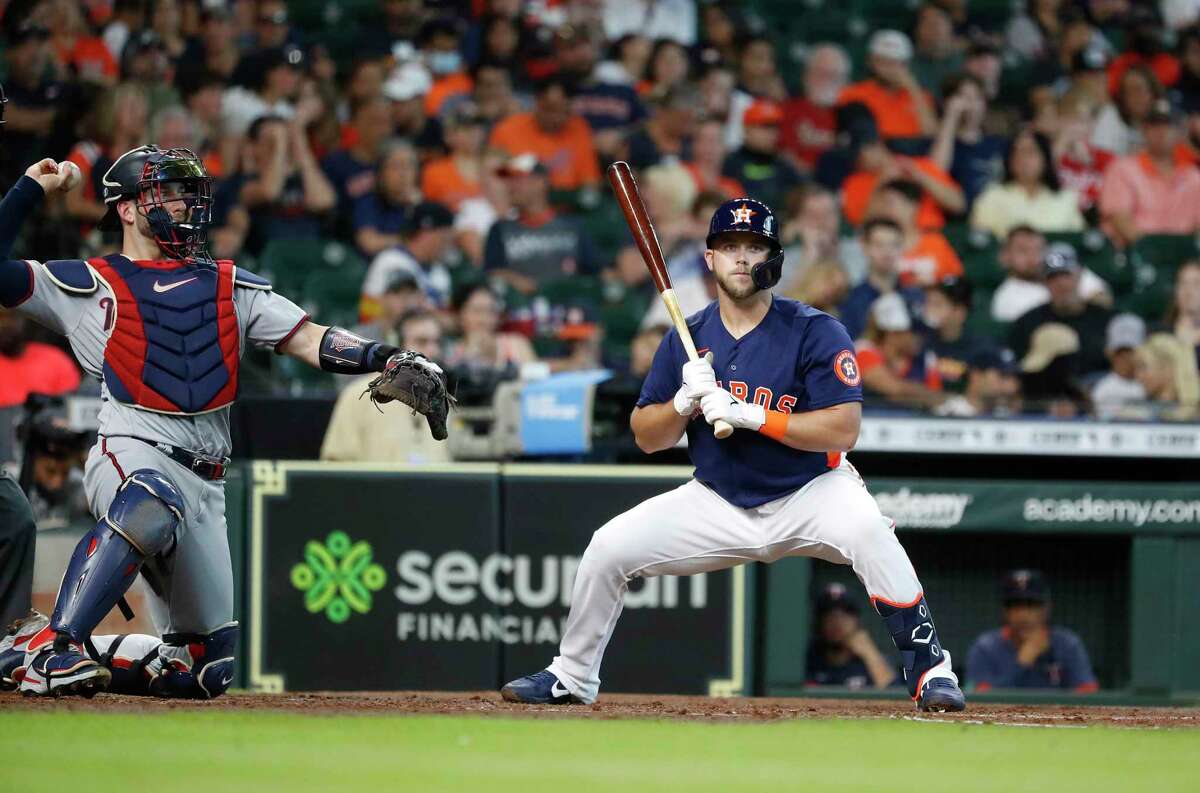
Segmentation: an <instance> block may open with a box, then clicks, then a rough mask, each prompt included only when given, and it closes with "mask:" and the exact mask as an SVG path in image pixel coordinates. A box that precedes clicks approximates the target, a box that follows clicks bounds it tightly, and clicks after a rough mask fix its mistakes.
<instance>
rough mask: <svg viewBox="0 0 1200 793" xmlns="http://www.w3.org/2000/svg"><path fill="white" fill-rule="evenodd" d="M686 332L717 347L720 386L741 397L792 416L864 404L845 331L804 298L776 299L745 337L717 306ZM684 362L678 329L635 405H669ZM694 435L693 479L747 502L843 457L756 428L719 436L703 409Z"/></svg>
mask: <svg viewBox="0 0 1200 793" xmlns="http://www.w3.org/2000/svg"><path fill="white" fill-rule="evenodd" d="M688 328H689V330H691V333H692V338H693V339H694V340H695V342H696V349H697V351H698V352H700V353H701V354H702V355H703V354H704V353H705V352H712V354H713V369H714V370H715V371H716V374H717V380H718V383H719V384H720V385H721V386H722V387H724V388H725V389H727V390H728V391H729V392H730V393H732V394H733V395H734V396H735V397H738V398H739V399H743V400H745V401H747V402H756V403H758V404H760V405H762V406H763V407H765V408H766V409H767V410H777V411H779V412H781V413H789V414H790V413H794V412H801V411H807V410H818V409H820V408H827V407H831V406H833V405H839V404H842V403H845V402H861V401H862V398H863V396H862V386H861V384H860V377H859V373H858V367H857V364H856V363H855V359H854V353H853V350H854V344H853V342H852V341H851V340H850V336H849V335H848V334H847V333H846V329H845V328H844V327H842V324H841V323H840V322H838V321H837V320H836V319H834V318H833V317H831V316H829V315H828V314H826V313H824V312H822V311H818V310H817V309H815V308H812V307H811V306H807V305H805V304H804V303H800V302H797V301H795V300H788V299H786V298H781V297H776V298H774V299H773V300H772V302H771V307H770V309H768V311H767V314H766V316H765V317H763V320H762V322H760V323H759V324H758V326H756V327H755V328H754V329H753V330H751V331H750V332H749V333H747V334H746V335H745V336H743V337H742V338H740V339H735V338H733V336H731V335H730V333H729V331H728V330H726V329H725V325H724V323H722V322H721V316H720V311H719V309H718V306H717V303H715V302H714V303H712V304H710V305H709V306H708V307H707V308H705V309H704V310H703V311H700V312H698V313H697V314H694V315H692V316H691V317H689V318H688ZM686 362H687V355H686V353H685V352H684V350H683V345H682V344H681V343H680V341H679V334H678V333H676V332H675V330H674V329H672V330H671V331H670V332H669V333H668V334H667V335H666V336H665V337H664V338H663V340H662V343H661V344H660V345H659V348H658V352H657V353H656V354H655V356H654V362H653V364H652V365H651V367H650V372H649V374H648V375H647V376H646V380H645V383H644V384H643V385H642V393H641V396H640V397H639V399H638V407H644V406H646V405H652V404H661V403H663V402H670V401H671V399H672V397H673V396H674V394H675V392H676V391H677V390H678V389H679V387H680V385H681V375H680V372H681V370H682V368H683V365H684V363H686ZM687 438H688V450H689V452H690V454H691V458H692V463H693V464H694V465H695V466H696V479H697V480H699V481H700V482H702V483H704V484H705V485H707V486H708V487H710V488H711V489H713V490H714V491H716V492H717V494H718V495H720V496H721V497H722V498H723V499H725V500H726V501H728V502H729V503H731V504H733V505H735V506H738V507H743V508H748V507H757V506H759V505H760V504H765V503H766V502H768V501H773V500H775V499H777V498H780V497H782V496H785V495H787V494H788V493H791V492H793V491H795V490H799V489H800V488H801V487H803V486H804V485H806V484H807V483H808V482H809V481H811V480H812V479H813V478H814V477H817V476H819V475H821V474H822V473H824V472H825V471H827V470H829V469H831V468H836V467H837V466H838V464H839V463H840V460H841V455H839V454H836V453H831V454H824V453H820V452H805V451H799V450H797V449H792V448H790V447H788V446H785V445H783V444H782V443H779V442H778V441H776V440H773V439H771V438H768V437H767V436H765V435H762V434H759V433H751V432H735V433H734V434H733V435H731V436H730V437H728V438H726V439H725V440H717V439H716V438H715V437H714V436H713V433H712V427H710V426H709V425H708V424H707V423H706V422H705V421H704V417H703V416H702V415H700V414H699V413H697V414H696V415H695V416H693V417H692V420H691V421H690V422H689V424H688V428H687Z"/></svg>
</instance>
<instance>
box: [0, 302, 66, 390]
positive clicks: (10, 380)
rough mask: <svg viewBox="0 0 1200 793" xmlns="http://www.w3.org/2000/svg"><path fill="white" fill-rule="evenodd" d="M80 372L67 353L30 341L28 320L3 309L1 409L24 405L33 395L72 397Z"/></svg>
mask: <svg viewBox="0 0 1200 793" xmlns="http://www.w3.org/2000/svg"><path fill="white" fill-rule="evenodd" d="M79 382H80V377H79V369H78V368H76V366H75V363H74V361H72V360H71V358H70V356H68V355H67V354H66V353H65V352H63V351H62V350H60V349H58V348H57V347H54V346H52V345H49V344H43V343H41V342H37V341H29V340H28V338H27V337H26V335H25V319H24V317H22V316H21V315H20V314H17V313H16V312H15V311H5V310H3V309H0V408H6V407H13V406H16V405H23V404H25V399H26V398H27V397H28V396H29V395H30V394H50V395H51V396H56V395H59V394H69V393H71V392H72V391H75V390H76V389H78V388H79Z"/></svg>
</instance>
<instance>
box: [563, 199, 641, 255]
mask: <svg viewBox="0 0 1200 793" xmlns="http://www.w3.org/2000/svg"><path fill="white" fill-rule="evenodd" d="M576 217H578V218H579V221H580V222H581V223H582V224H583V228H584V230H585V231H587V233H588V236H590V237H591V238H592V242H593V243H594V244H595V246H596V255H597V256H598V257H599V259H600V265H601V267H608V266H609V265H611V264H612V263H613V261H615V260H616V258H617V252H618V251H620V250H621V247H622V246H623V245H626V244H628V243H629V242H630V241H631V240H630V236H629V227H628V226H626V225H625V217H624V215H622V214H621V208H620V207H619V206H617V202H616V201H614V200H612V198H611V197H610V196H607V195H606V196H605V198H604V200H603V201H601V202H600V204H599V205H598V206H597V207H595V208H594V209H592V210H590V211H588V212H583V213H580V214H579V215H577V216H576Z"/></svg>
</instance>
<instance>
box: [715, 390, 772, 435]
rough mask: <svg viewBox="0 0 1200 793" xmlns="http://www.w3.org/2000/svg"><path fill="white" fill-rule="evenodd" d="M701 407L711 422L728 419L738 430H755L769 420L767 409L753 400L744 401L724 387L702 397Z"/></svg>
mask: <svg viewBox="0 0 1200 793" xmlns="http://www.w3.org/2000/svg"><path fill="white" fill-rule="evenodd" d="M700 409H701V410H703V411H704V420H705V421H707V422H708V423H709V424H716V423H717V422H718V421H722V420H724V421H727V422H729V423H730V424H732V425H733V428H734V429H736V430H753V431H754V432H758V430H759V428H760V427H762V425H763V424H765V423H766V422H767V409H766V408H764V407H763V406H762V405H756V404H754V403H753V402H743V401H742V400H740V399H738V398H737V397H735V396H734V395H733V394H731V393H729V392H728V391H726V390H725V389H723V388H718V389H716V390H715V391H710V392H709V393H707V394H705V395H704V396H703V397H701V398H700Z"/></svg>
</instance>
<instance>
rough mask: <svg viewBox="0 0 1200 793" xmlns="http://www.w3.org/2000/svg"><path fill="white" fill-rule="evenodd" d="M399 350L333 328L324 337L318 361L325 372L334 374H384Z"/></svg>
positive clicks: (343, 329) (342, 329)
mask: <svg viewBox="0 0 1200 793" xmlns="http://www.w3.org/2000/svg"><path fill="white" fill-rule="evenodd" d="M396 351H397V348H396V347H393V346H391V345H390V344H382V343H380V342H377V341H371V340H370V339H364V338H363V337H362V336H359V335H358V334H355V333H351V332H350V331H348V330H346V329H345V328H329V329H328V330H326V331H325V335H324V336H322V337H321V348H320V351H319V352H318V358H319V359H320V361H321V369H323V370H324V371H326V372H333V373H334V374H366V373H367V372H382V371H383V367H384V366H385V365H386V364H387V359H388V358H389V357H390V356H391V355H392V353H394V352H396Z"/></svg>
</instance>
